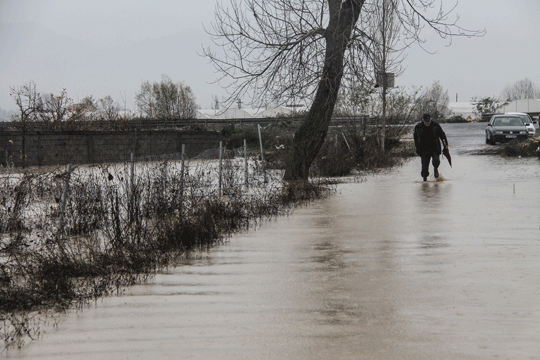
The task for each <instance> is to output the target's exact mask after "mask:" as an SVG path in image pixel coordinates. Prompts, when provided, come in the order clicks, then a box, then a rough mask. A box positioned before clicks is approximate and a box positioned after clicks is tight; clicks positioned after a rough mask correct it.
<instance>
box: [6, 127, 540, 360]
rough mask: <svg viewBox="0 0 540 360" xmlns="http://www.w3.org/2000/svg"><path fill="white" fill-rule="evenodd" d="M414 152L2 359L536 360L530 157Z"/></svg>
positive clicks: (453, 138)
mask: <svg viewBox="0 0 540 360" xmlns="http://www.w3.org/2000/svg"><path fill="white" fill-rule="evenodd" d="M464 126H465V125H447V126H443V128H444V129H445V130H446V131H447V134H448V135H449V142H450V145H451V153H452V158H453V168H450V166H449V165H448V163H447V161H446V160H445V159H443V160H442V165H441V168H440V172H441V174H442V175H443V176H444V177H445V178H446V181H444V182H441V183H436V182H427V183H423V182H421V181H419V180H421V177H420V160H419V159H415V160H413V161H411V162H408V163H406V164H404V165H403V166H402V167H399V168H397V169H395V170H394V171H392V172H390V173H387V174H380V175H376V176H370V177H368V178H366V181H365V182H362V183H349V184H342V185H340V186H339V187H338V193H337V194H335V195H333V196H331V197H329V198H327V199H323V200H320V201H316V202H314V203H312V204H310V205H308V206H306V207H302V208H299V209H296V210H295V211H294V213H293V214H292V215H290V216H288V217H282V218H278V219H275V220H272V221H269V222H268V223H265V224H263V225H262V227H260V228H259V229H257V230H250V231H249V232H246V233H244V234H240V235H236V236H234V237H233V238H231V239H230V242H228V243H226V244H224V245H221V246H217V247H215V248H213V249H212V250H210V251H209V252H208V253H205V254H203V256H202V257H201V258H198V259H193V260H191V261H190V262H189V263H187V264H181V265H179V266H178V267H176V268H171V269H170V272H168V273H166V274H160V275H157V276H156V278H155V279H154V280H153V281H152V282H151V283H149V284H147V285H138V286H134V287H130V288H128V289H127V290H126V292H125V294H124V295H122V296H113V297H110V298H105V299H103V300H100V301H98V302H97V304H96V305H95V306H91V307H89V308H86V309H84V310H82V311H70V312H68V313H67V314H65V315H60V317H59V322H58V330H55V329H53V327H49V328H46V329H44V330H46V334H45V335H44V336H43V338H42V339H40V340H36V341H33V342H31V343H29V344H27V345H25V346H24V347H23V348H22V349H21V350H18V349H9V350H8V351H7V352H6V353H4V354H3V355H4V356H5V357H6V358H9V359H100V360H105V359H235V360H237V359H325V360H326V359H378V360H384V359H415V360H416V359H460V360H461V359H540V208H539V204H540V181H539V180H540V161H539V160H538V159H502V158H500V157H498V156H474V155H468V154H467V151H468V150H471V149H478V148H482V147H485V146H487V145H484V137H483V136H484V135H483V128H484V126H482V125H467V126H469V127H468V128H467V127H464Z"/></svg>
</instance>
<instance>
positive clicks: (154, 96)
mask: <svg viewBox="0 0 540 360" xmlns="http://www.w3.org/2000/svg"><path fill="white" fill-rule="evenodd" d="M135 100H136V102H137V106H138V107H139V109H141V111H142V112H143V113H144V114H145V115H146V116H147V117H150V118H162V119H194V118H195V117H196V115H197V114H196V111H197V108H198V107H197V103H196V101H195V95H194V94H193V92H192V91H191V88H190V87H189V86H187V85H184V84H183V83H181V82H178V83H173V81H172V80H171V79H170V78H169V77H168V76H166V75H163V76H162V78H161V82H159V83H158V82H155V83H153V84H151V83H150V82H148V81H145V82H143V83H142V84H141V90H140V91H139V92H138V93H137V94H136V96H135Z"/></svg>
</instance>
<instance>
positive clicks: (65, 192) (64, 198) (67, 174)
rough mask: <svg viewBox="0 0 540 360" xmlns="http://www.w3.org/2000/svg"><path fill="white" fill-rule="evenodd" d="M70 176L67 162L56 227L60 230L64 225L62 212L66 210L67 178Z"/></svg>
mask: <svg viewBox="0 0 540 360" xmlns="http://www.w3.org/2000/svg"><path fill="white" fill-rule="evenodd" d="M70 178H71V164H68V166H67V171H66V181H65V182H64V190H63V191H62V200H61V201H60V220H59V222H58V229H59V230H60V231H61V230H62V228H63V227H64V212H65V211H66V202H67V196H68V191H69V180H70Z"/></svg>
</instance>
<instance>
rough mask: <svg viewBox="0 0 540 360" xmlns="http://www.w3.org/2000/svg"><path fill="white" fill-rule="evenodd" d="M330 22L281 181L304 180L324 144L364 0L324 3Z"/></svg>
mask: <svg viewBox="0 0 540 360" xmlns="http://www.w3.org/2000/svg"><path fill="white" fill-rule="evenodd" d="M328 4H329V11H330V21H329V24H328V28H327V29H326V31H325V38H326V54H325V60H324V67H323V72H322V76H321V80H320V82H319V85H318V88H317V92H316V94H315V99H314V101H313V104H312V105H311V108H310V109H309V111H308V114H307V116H306V119H305V120H304V122H303V123H302V125H301V126H300V128H299V129H298V131H297V132H296V133H295V135H294V140H293V143H292V148H291V152H290V154H289V159H288V162H287V167H286V169H285V175H284V179H285V180H287V181H292V180H307V178H308V176H309V168H310V167H311V163H312V162H313V160H314V159H315V157H316V156H317V153H318V152H319V150H320V148H321V146H322V145H323V143H324V139H325V138H326V134H327V132H328V126H329V125H330V120H331V118H332V113H333V111H334V106H335V104H336V100H337V95H338V92H339V87H340V85H341V77H342V76H343V66H344V65H343V60H344V56H345V51H346V50H347V44H348V43H349V40H350V36H351V32H352V29H353V27H354V25H355V24H356V21H357V20H358V16H359V15H360V11H361V9H362V6H363V5H364V0H347V1H344V2H342V0H328Z"/></svg>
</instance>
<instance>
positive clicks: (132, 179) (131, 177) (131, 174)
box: [129, 153, 135, 193]
mask: <svg viewBox="0 0 540 360" xmlns="http://www.w3.org/2000/svg"><path fill="white" fill-rule="evenodd" d="M133 158H134V157H133V153H131V167H130V171H129V181H130V184H129V185H130V191H131V193H133V188H134V186H135V162H134V160H133Z"/></svg>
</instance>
